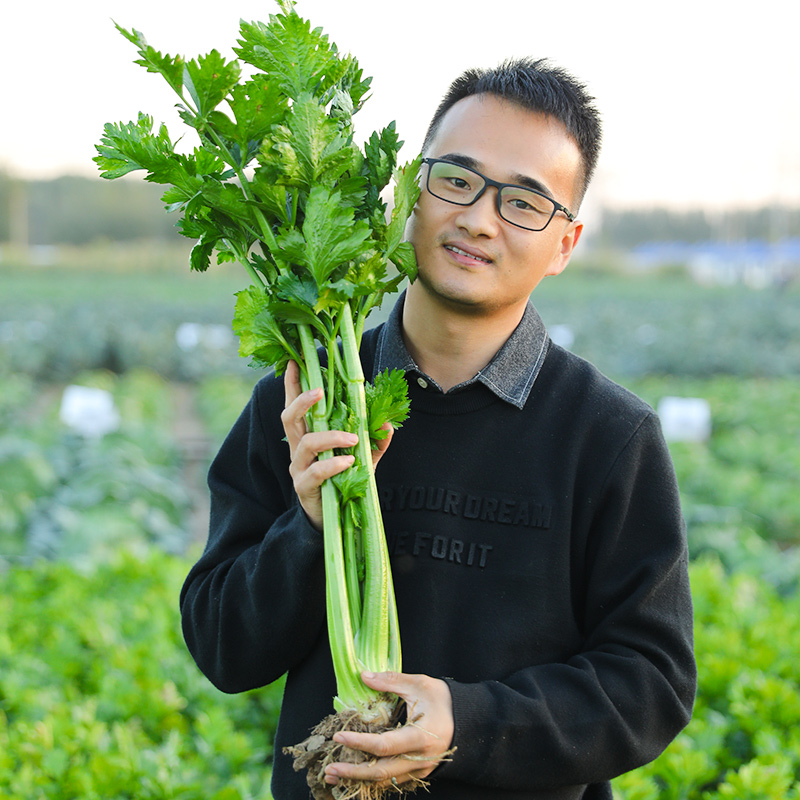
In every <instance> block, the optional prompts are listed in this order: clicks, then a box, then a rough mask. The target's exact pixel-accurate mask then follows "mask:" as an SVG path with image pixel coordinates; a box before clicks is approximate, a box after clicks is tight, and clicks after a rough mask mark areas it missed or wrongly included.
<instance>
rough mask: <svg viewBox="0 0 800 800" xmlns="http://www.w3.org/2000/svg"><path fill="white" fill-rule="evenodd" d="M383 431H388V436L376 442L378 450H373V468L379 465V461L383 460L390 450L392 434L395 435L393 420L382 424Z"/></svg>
mask: <svg viewBox="0 0 800 800" xmlns="http://www.w3.org/2000/svg"><path fill="white" fill-rule="evenodd" d="M380 429H381V430H382V431H386V438H385V439H378V440H377V441H376V442H375V444H376V446H377V449H376V450H373V451H372V466H373V468H375V467H377V466H378V462H379V461H380V460H381V457H382V456H383V454H384V453H385V452H386V451H387V450H388V448H389V445H390V444H391V442H392V436H394V428H393V427H392V423H391V422H386V423H384V424H383V425H381V428H380Z"/></svg>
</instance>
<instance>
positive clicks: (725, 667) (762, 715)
mask: <svg viewBox="0 0 800 800" xmlns="http://www.w3.org/2000/svg"><path fill="white" fill-rule="evenodd" d="M691 580H692V593H693V598H694V604H695V652H696V656H697V663H698V684H699V687H698V696H697V703H696V706H695V711H694V716H693V718H692V721H691V722H690V723H689V726H688V727H687V728H686V729H685V730H684V732H683V733H681V734H680V735H679V737H678V738H677V739H676V740H675V742H673V744H672V745H670V747H669V748H667V750H666V751H665V753H664V754H662V755H661V756H660V757H659V758H658V759H656V760H655V761H654V762H653V763H652V764H649V765H647V766H646V767H643V768H641V769H638V770H635V771H634V772H632V773H629V774H627V775H625V776H622V777H621V778H619V779H618V780H617V781H615V793H616V796H617V798H618V800H728V799H730V800H734V798H735V800H792V799H793V798H800V666H798V665H799V664H800V627H798V625H797V619H798V615H800V594H798V593H797V592H794V593H793V594H791V595H789V596H785V595H781V594H779V593H778V592H777V591H776V590H775V588H774V587H773V586H772V585H771V584H770V583H768V582H767V581H766V580H764V579H762V578H758V577H756V576H754V575H748V574H745V573H739V572H736V573H729V572H727V571H726V570H725V568H724V567H723V565H722V563H721V562H720V561H719V560H718V559H717V558H716V557H714V556H711V555H709V556H706V557H703V558H701V559H699V560H698V561H695V562H694V563H693V564H692V566H691Z"/></svg>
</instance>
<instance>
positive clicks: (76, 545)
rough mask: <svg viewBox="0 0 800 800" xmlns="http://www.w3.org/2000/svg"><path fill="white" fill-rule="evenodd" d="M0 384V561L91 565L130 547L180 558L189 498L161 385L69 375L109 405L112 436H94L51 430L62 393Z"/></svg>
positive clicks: (58, 425) (153, 379) (57, 426)
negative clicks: (155, 547) (114, 413)
mask: <svg viewBox="0 0 800 800" xmlns="http://www.w3.org/2000/svg"><path fill="white" fill-rule="evenodd" d="M7 377H8V379H7V380H3V381H2V389H0V433H2V436H0V556H2V557H4V558H6V559H11V560H19V559H29V558H35V557H37V556H44V557H48V558H63V559H83V558H85V557H88V556H92V557H94V558H98V557H103V556H104V554H109V553H113V552H114V550H116V549H117V548H119V547H120V546H123V545H125V546H128V547H131V546H134V545H135V544H136V543H140V544H146V543H157V544H159V545H160V546H161V547H162V548H163V549H166V550H169V551H173V552H179V551H182V550H183V549H184V547H185V534H184V522H185V517H186V514H187V512H188V505H189V499H188V496H187V492H186V489H185V487H183V486H182V484H181V466H182V464H181V458H180V454H179V452H178V451H177V449H176V446H175V442H174V441H173V439H172V436H171V414H172V399H171V395H170V389H169V386H168V385H167V384H166V383H165V382H164V381H163V380H162V379H161V378H159V377H158V376H156V375H153V374H150V373H147V372H142V371H133V372H130V373H128V374H127V375H126V376H125V377H124V378H117V377H115V376H114V375H111V374H109V373H104V372H94V373H90V374H84V375H81V376H77V379H76V380H77V383H79V384H80V385H82V386H86V387H90V388H97V389H105V390H106V391H108V392H109V393H110V394H111V395H112V397H113V399H114V404H115V407H116V409H117V410H118V414H119V427H118V428H117V429H116V430H114V431H111V432H109V433H107V434H106V435H104V436H102V437H100V436H87V435H83V434H81V433H79V432H76V431H74V430H71V429H70V428H69V427H67V426H66V425H65V424H64V423H63V422H61V421H60V419H59V416H58V413H59V403H60V400H61V391H60V390H61V389H62V388H63V387H60V386H59V387H48V388H44V389H42V388H41V387H35V386H34V384H33V383H32V382H30V381H29V380H28V379H26V378H24V377H20V376H7Z"/></svg>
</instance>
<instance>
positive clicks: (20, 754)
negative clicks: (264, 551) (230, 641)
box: [0, 549, 281, 800]
mask: <svg viewBox="0 0 800 800" xmlns="http://www.w3.org/2000/svg"><path fill="white" fill-rule="evenodd" d="M187 570H188V562H186V561H185V560H183V559H179V558H175V557H171V556H168V555H165V554H163V553H161V552H159V551H158V550H155V549H151V550H150V551H149V552H148V554H147V556H146V557H145V558H140V557H135V556H133V555H131V554H129V553H126V552H124V551H121V552H119V553H117V554H116V555H115V556H114V557H113V558H112V559H111V560H110V561H107V562H106V563H104V564H102V565H99V566H96V567H94V568H91V569H88V570H87V569H85V568H82V569H76V568H74V567H71V566H69V565H67V564H66V563H64V562H60V563H56V562H45V561H38V562H37V563H36V564H35V565H34V566H31V567H15V568H11V569H8V570H6V571H5V572H3V573H0V797H3V798H4V799H5V800H40V799H41V800H43V799H44V798H47V800H107V798H118V799H119V800H123V799H125V798H130V799H131V800H133V799H134V798H135V800H150V799H152V800H156V799H157V798H158V799H159V800H160V799H161V798H164V799H166V798H170V799H172V798H186V800H195V798H200V797H202V798H207V800H251V799H254V798H259V799H260V800H263V798H267V797H269V793H268V789H267V787H268V781H269V773H270V768H269V764H270V755H271V748H272V740H273V736H274V729H275V723H276V718H277V710H278V707H279V703H280V696H281V687H280V685H273V686H271V687H267V688H265V689H262V690H259V691H255V692H250V693H246V694H242V695H235V696H231V695H224V694H222V693H220V692H218V691H217V690H215V689H214V688H213V687H212V686H211V684H209V683H208V681H207V680H206V679H205V678H204V677H203V676H202V675H201V674H200V672H199V670H198V669H197V668H196V667H195V665H194V663H193V662H192V659H191V657H190V656H189V654H188V652H187V650H186V648H185V645H184V644H183V641H182V637H181V633H180V620H179V615H178V610H177V598H178V592H179V589H180V585H181V581H182V580H183V577H184V576H185V574H186V571H187Z"/></svg>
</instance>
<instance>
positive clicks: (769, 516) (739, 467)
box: [626, 375, 800, 550]
mask: <svg viewBox="0 0 800 800" xmlns="http://www.w3.org/2000/svg"><path fill="white" fill-rule="evenodd" d="M626 383H627V385H628V386H630V388H632V389H633V390H634V391H636V392H637V393H639V394H640V395H641V396H642V397H644V399H645V400H647V401H648V402H650V403H651V404H652V405H654V406H657V405H658V402H659V400H660V399H661V398H663V397H665V396H667V395H678V396H681V397H699V398H704V399H705V400H707V401H708V403H709V406H710V408H711V423H712V424H711V437H710V438H709V439H708V440H707V441H703V442H670V452H671V454H672V457H673V460H674V462H675V468H676V471H677V473H678V482H679V484H680V487H681V496H682V500H683V504H684V512H685V514H686V517H687V521H688V524H689V528H690V532H691V533H692V534H693V536H694V544H695V545H696V549H698V550H699V549H700V548H704V547H706V546H710V545H711V544H712V543H713V542H717V543H719V544H720V546H722V545H723V544H724V543H725V542H726V541H730V540H737V539H742V537H743V536H744V535H746V531H748V530H749V531H752V532H754V533H755V534H757V535H758V536H760V537H761V538H763V539H767V540H771V541H776V542H779V543H783V544H787V543H798V542H800V492H798V491H797V487H798V486H799V485H800V447H798V441H799V440H798V436H799V435H800V380H798V379H797V378H795V377H786V378H770V379H765V378H762V379H749V380H743V379H742V378H737V377H734V376H725V375H720V376H713V377H710V378H706V379H693V378H681V379H679V378H675V377H665V376H655V377H654V376H651V377H648V378H642V379H638V380H635V381H633V380H629V381H627V382H626ZM751 538H752V537H751Z"/></svg>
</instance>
